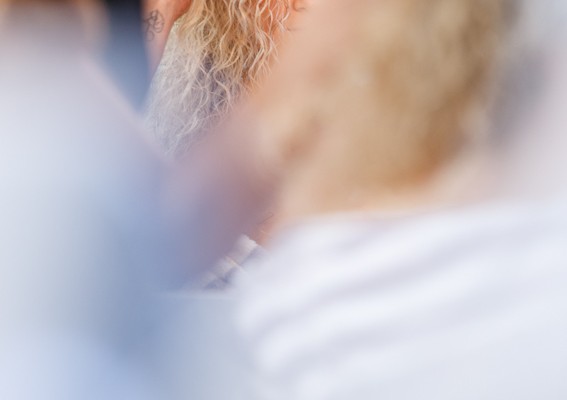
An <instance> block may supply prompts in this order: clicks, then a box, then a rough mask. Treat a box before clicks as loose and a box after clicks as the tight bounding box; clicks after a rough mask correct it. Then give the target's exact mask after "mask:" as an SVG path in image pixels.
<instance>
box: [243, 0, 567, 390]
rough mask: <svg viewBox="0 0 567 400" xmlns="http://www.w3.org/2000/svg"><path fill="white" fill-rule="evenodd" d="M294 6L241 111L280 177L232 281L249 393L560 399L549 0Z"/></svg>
mask: <svg viewBox="0 0 567 400" xmlns="http://www.w3.org/2000/svg"><path fill="white" fill-rule="evenodd" d="M311 14H312V19H311V20H310V26H311V27H312V28H313V29H312V30H310V31H309V33H308V34H307V32H306V34H305V35H302V36H301V43H296V44H295V47H294V50H291V49H290V51H291V53H292V54H291V57H290V58H289V59H285V58H282V61H281V68H280V69H279V71H278V72H275V73H274V75H273V80H271V83H270V84H269V85H268V86H267V87H266V90H265V91H263V92H262V95H261V96H259V97H258V99H257V100H256V101H255V104H254V107H252V109H253V110H255V114H254V115H255V116H256V119H254V121H255V122H256V124H253V125H252V126H256V127H259V128H257V129H258V130H257V132H256V133H257V134H258V135H259V136H260V137H262V138H264V139H265V140H264V145H263V146H262V147H261V150H262V151H263V154H264V156H265V157H266V158H270V157H271V158H275V159H277V160H278V161H279V162H280V165H281V169H280V170H279V171H274V172H276V173H277V172H279V173H278V174H277V176H279V177H280V178H281V179H282V180H283V181H284V182H285V187H287V189H286V190H284V192H283V194H282V197H283V202H284V204H286V206H285V210H286V212H285V213H284V214H283V215H284V216H286V222H287V224H286V225H285V229H282V230H281V233H280V234H279V235H278V236H277V237H276V238H275V239H274V241H273V245H272V247H271V249H270V250H271V253H272V258H271V259H270V260H266V261H265V262H263V263H261V264H260V265H259V267H260V268H257V271H256V272H253V273H251V274H249V276H248V277H247V279H246V280H245V282H244V283H243V287H242V293H243V303H242V307H241V312H240V315H239V321H240V326H241V330H242V332H243V333H244V337H245V338H246V339H247V340H248V341H249V342H250V343H251V344H252V348H253V350H254V356H255V363H256V365H257V366H258V369H259V375H260V376H261V378H262V379H261V385H259V386H260V387H261V388H263V389H264V391H263V393H262V396H261V397H262V398H269V399H286V400H287V399H294V400H302V399H309V400H335V399H336V400H345V399H389V400H412V399H418V398H419V399H439V400H449V399H463V400H464V399H466V400H469V399H471V400H472V399H490V400H492V399H526V400H527V399H535V398H545V399H562V398H565V397H566V396H567V384H566V382H565V379H564V377H563V375H562V374H561V373H560V371H564V370H565V369H566V368H567V362H566V360H567V352H566V348H567V347H566V346H565V342H566V340H565V338H566V337H567V324H566V322H565V321H566V320H567V318H566V316H567V309H566V306H565V305H566V304H567V296H566V294H565V293H566V292H565V287H566V285H567V270H566V268H565V266H566V265H567V253H566V251H565V243H566V242H567V209H566V207H565V204H566V202H565V195H566V191H565V187H566V183H567V176H566V174H565V171H566V168H565V160H566V157H565V151H566V150H565V149H566V148H567V147H566V139H565V134H564V133H565V126H566V124H567V122H566V119H565V112H564V104H565V93H567V90H566V88H567V79H566V78H565V73H564V71H565V68H566V60H567V40H566V38H567V31H566V29H565V26H566V24H565V22H566V20H567V19H566V18H567V7H566V6H565V3H564V2H561V1H553V0H549V1H545V0H544V1H540V0H528V1H526V2H517V1H495V0H486V1H484V0H481V1H479V0H435V1H419V0H403V1H391V2H387V1H386V2H384V1H365V0H361V1H352V0H350V1H342V0H329V1H327V2H324V4H322V5H321V8H320V10H318V11H317V12H316V11H315V10H313V12H312V13H311ZM519 16H520V17H522V18H521V19H520V21H517V18H518V17H519ZM516 23H517V24H516ZM328 27H333V29H331V28H328ZM337 27H340V28H337ZM335 28H337V29H335ZM298 39H299V37H298ZM494 94H497V95H498V96H497V99H495V98H494ZM494 103H496V105H497V107H496V108H492V107H493V105H494ZM494 118H496V120H497V121H495V120H494ZM275 121H278V122H281V123H280V124H275V123H274V122H275ZM487 122H491V123H490V125H487ZM496 122H497V123H496ZM274 127H275V128H277V130H274V129H273V128H274ZM268 133H270V134H271V135H268ZM248 134H250V132H248ZM297 150H300V151H297ZM243 280H244V279H243Z"/></svg>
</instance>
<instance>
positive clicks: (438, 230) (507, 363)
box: [238, 201, 567, 400]
mask: <svg viewBox="0 0 567 400" xmlns="http://www.w3.org/2000/svg"><path fill="white" fill-rule="evenodd" d="M565 204H566V203H565V202H564V201H557V202H549V203H542V202H540V203H539V204H500V205H498V204H492V205H484V206H482V207H469V208H463V209H454V210H445V211H443V212H436V213H434V214H430V215H421V216H413V217H411V218H398V219H394V218H392V219H380V218H375V217H373V216H371V215H366V216H341V217H332V218H327V219H320V220H314V221H310V222H307V223H305V224H303V225H300V226H296V227H295V228H293V229H290V230H288V231H287V232H285V233H284V234H283V235H281V236H280V237H279V239H278V240H276V241H275V242H274V245H273V246H272V248H271V258H270V259H269V260H265V261H264V262H263V263H262V265H258V266H257V267H258V268H256V269H254V270H253V271H252V272H251V273H250V274H247V275H246V277H245V280H244V279H243V280H241V282H240V287H241V289H242V291H241V293H242V301H241V305H240V311H239V314H238V323H239V327H240V331H241V332H242V334H243V335H244V337H245V338H246V339H247V341H248V343H249V344H250V346H251V349H252V353H253V356H254V361H255V365H256V368H257V370H258V374H259V377H260V378H261V379H260V380H261V381H260V384H259V392H260V393H261V394H260V396H259V398H263V399H282V400H283V399H285V400H303V399H305V400H322V399H325V400H331V399H341V400H352V399H357V400H362V399H381V400H386V399H392V400H401V399H404V400H410V399H411V400H415V399H435V400H445V399H446V400H455V399H459V400H464V399H470V400H478V399H483V400H490V399H514V400H521V399H546V400H549V399H565V398H567V379H565V371H567V207H566V206H565Z"/></svg>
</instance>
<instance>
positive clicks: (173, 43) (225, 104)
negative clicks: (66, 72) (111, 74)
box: [146, 0, 290, 159]
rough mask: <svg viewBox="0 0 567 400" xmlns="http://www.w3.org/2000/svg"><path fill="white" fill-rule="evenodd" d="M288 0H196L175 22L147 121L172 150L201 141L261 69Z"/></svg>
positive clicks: (270, 55) (281, 28) (281, 25)
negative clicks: (275, 0)
mask: <svg viewBox="0 0 567 400" xmlns="http://www.w3.org/2000/svg"><path fill="white" fill-rule="evenodd" d="M289 1H290V0H278V1H277V2H274V1H273V0H195V1H194V2H193V4H192V5H191V9H190V11H189V12H188V13H187V14H186V15H185V16H183V17H182V18H181V19H180V20H179V21H178V22H177V23H176V25H175V27H174V29H173V31H172V33H171V36H170V39H169V41H168V44H167V46H166V49H165V52H164V56H163V58H162V60H161V63H160V66H159V67H158V70H157V72H156V75H155V77H154V79H153V82H152V85H151V88H150V93H149V96H148V102H147V106H146V123H147V127H148V128H149V130H150V133H151V134H152V135H153V139H155V140H156V141H157V142H158V143H159V144H160V145H161V146H162V147H163V149H164V150H165V152H166V154H167V155H168V156H169V157H171V158H174V159H175V158H179V157H180V156H182V155H183V154H184V153H186V152H187V151H188V149H189V148H190V147H191V146H192V145H194V144H195V143H198V142H199V141H200V140H202V139H203V137H204V136H205V135H206V133H207V132H209V131H210V130H211V128H213V127H214V126H216V125H217V124H218V123H219V122H220V121H221V120H222V119H223V118H224V117H225V116H226V115H227V114H228V112H229V111H230V110H231V108H232V107H233V106H234V104H235V103H236V102H237V101H238V99H239V98H241V97H242V95H244V94H246V93H247V92H248V91H249V90H250V89H253V88H254V86H255V85H256V84H257V82H258V81H259V79H260V78H261V77H262V76H263V75H265V73H266V72H267V70H268V69H269V66H270V64H271V61H273V58H274V56H275V54H276V40H277V37H278V36H279V34H280V33H281V32H283V31H285V27H284V25H285V22H286V20H287V18H288V16H289V14H290V5H289V4H288V3H289ZM273 3H276V4H273Z"/></svg>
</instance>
